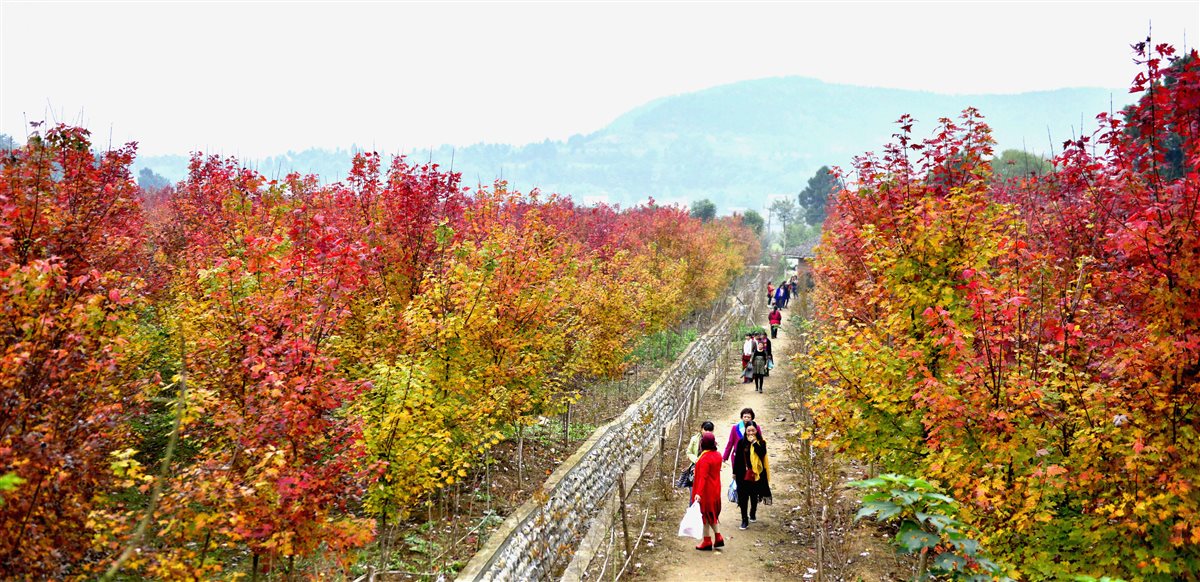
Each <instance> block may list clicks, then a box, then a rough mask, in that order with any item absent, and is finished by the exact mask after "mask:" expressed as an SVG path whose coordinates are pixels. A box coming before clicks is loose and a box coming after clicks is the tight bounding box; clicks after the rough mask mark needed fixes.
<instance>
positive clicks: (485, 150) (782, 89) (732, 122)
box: [135, 77, 1132, 213]
mask: <svg viewBox="0 0 1200 582" xmlns="http://www.w3.org/2000/svg"><path fill="white" fill-rule="evenodd" d="M1130 102H1132V98H1131V97H1130V95H1129V94H1128V93H1125V92H1123V91H1120V90H1111V89H1100V88H1078V89H1058V90H1054V91H1040V92H1032V93H1020V94H1012V95H995V94H990V95H941V94H935V93H927V92H920V91H907V90H900V89H881V88H870V87H858V86H851V85H835V84H829V83H824V82H821V81H818V80H815V79H809V78H803V77H776V78H769V79H759V80H754V81H744V82H739V83H733V84H729V85H722V86H718V87H713V88H710V89H706V90H702V91H697V92H694V93H687V94H683V95H675V96H671V97H664V98H661V99H658V100H655V101H652V102H650V103H647V104H646V105H643V106H641V107H638V108H636V109H634V110H632V111H629V112H628V113H626V114H624V115H622V116H621V117H619V118H617V119H616V120H615V121H613V122H612V123H611V124H609V125H608V126H607V127H604V128H602V129H600V130H598V131H596V132H593V133H590V134H587V135H575V136H572V137H571V138H570V139H568V140H565V141H550V140H546V141H543V142H540V143H531V144H525V145H507V144H476V145H471V146H466V147H463V146H453V145H443V146H441V147H439V148H437V149H434V150H432V151H430V150H428V149H425V150H413V151H411V152H406V153H407V154H408V156H409V158H410V159H411V160H412V161H414V162H425V161H429V160H432V161H433V162H436V163H438V164H441V165H442V166H443V167H451V166H452V167H453V169H454V170H455V171H460V172H462V174H463V182H464V184H466V185H475V184H476V183H483V184H490V183H491V182H492V181H493V180H495V179H498V178H503V179H505V180H507V181H508V183H509V185H510V187H513V188H516V189H519V190H522V191H528V190H530V189H532V188H534V187H537V188H540V189H541V190H542V191H543V192H559V193H563V194H569V195H571V196H572V197H574V198H575V199H576V200H577V201H579V202H582V203H591V202H597V201H603V202H609V203H615V204H621V205H622V206H629V205H632V204H636V203H638V202H642V201H645V200H646V199H647V198H648V197H653V198H654V199H655V200H656V201H659V202H661V203H666V204H671V203H683V204H689V203H690V202H691V201H694V200H699V199H702V198H708V199H710V200H712V201H713V202H715V203H716V204H717V207H718V210H719V211H720V212H722V213H726V212H729V211H731V210H741V209H758V210H761V209H762V208H763V206H764V205H765V204H766V203H767V200H768V197H771V196H778V195H795V194H796V193H797V192H799V191H800V190H801V189H803V188H804V185H805V184H806V183H807V181H808V179H809V178H810V177H812V175H813V174H814V173H815V172H816V171H817V169H819V168H820V167H821V166H823V165H830V166H832V165H840V166H842V167H843V168H847V169H848V168H849V166H850V162H851V158H852V157H853V156H855V155H860V154H862V153H864V152H866V151H876V152H878V151H879V150H880V149H881V146H882V145H883V144H884V143H886V142H887V141H888V140H889V139H890V137H891V134H893V133H895V132H896V129H897V126H896V125H895V123H894V122H895V121H896V119H898V118H899V117H900V116H901V115H902V114H904V113H909V114H911V115H913V117H914V118H916V120H917V124H916V126H915V127H914V136H915V137H916V138H918V139H922V138H924V137H927V136H930V135H932V133H933V132H934V131H935V129H936V122H937V119H938V118H941V117H950V118H957V117H958V115H959V114H960V113H961V111H962V110H963V109H964V108H966V107H968V106H973V107H975V108H977V109H979V111H980V112H981V113H982V115H983V116H984V119H985V121H986V122H987V123H988V124H989V125H990V126H991V127H992V129H993V137H994V138H995V139H996V141H997V145H996V152H997V154H998V153H999V152H1000V151H1002V150H1004V149H1024V150H1026V151H1029V152H1030V153H1037V154H1043V155H1049V154H1050V153H1051V151H1052V148H1053V151H1054V152H1057V151H1058V150H1059V149H1060V148H1061V144H1062V142H1063V141H1065V140H1067V139H1071V138H1072V137H1073V136H1077V135H1079V134H1080V128H1081V127H1082V128H1083V131H1084V132H1085V133H1091V131H1093V130H1094V128H1095V121H1094V119H1095V116H1096V114H1098V113H1100V112H1106V111H1110V109H1113V110H1115V109H1120V108H1121V107H1123V106H1124V105H1126V104H1128V103H1130ZM354 151H355V150H354V148H350V149H338V150H321V149H309V150H304V151H301V152H288V153H287V154H283V155H280V156H276V157H272V158H267V159H265V160H245V163H246V164H247V165H250V166H253V167H256V168H257V169H258V170H259V171H260V172H262V173H263V174H264V175H267V176H275V175H282V174H285V173H287V172H289V171H293V170H295V171H299V172H302V173H312V174H317V175H319V176H321V177H322V179H323V180H324V181H327V182H333V181H337V180H340V179H343V178H344V177H345V175H346V173H347V171H348V170H349V168H350V160H351V158H352V156H353V153H354ZM142 167H147V168H150V169H152V170H154V171H155V172H157V173H158V174H161V175H163V176H165V177H167V178H168V179H170V180H171V181H178V180H180V179H182V178H183V177H184V176H185V175H186V169H187V157H186V156H182V155H181V156H151V157H145V158H139V159H138V161H137V162H136V163H135V171H136V170H140V168H142Z"/></svg>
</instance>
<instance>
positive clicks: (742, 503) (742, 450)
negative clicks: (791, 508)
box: [688, 408, 771, 551]
mask: <svg viewBox="0 0 1200 582" xmlns="http://www.w3.org/2000/svg"><path fill="white" fill-rule="evenodd" d="M713 428H714V427H713V423H712V421H707V420H706V421H704V422H703V423H701V424H700V432H699V433H697V434H696V435H695V436H693V437H692V439H691V442H690V443H688V458H689V459H691V460H692V463H693V464H694V476H693V479H692V494H691V498H690V502H692V503H699V504H700V515H701V518H702V519H703V521H704V532H703V536H704V539H703V540H702V541H701V542H700V545H698V546H696V549H697V550H701V551H708V550H712V549H713V548H720V547H723V546H724V545H725V536H723V535H721V532H720V516H721V496H722V487H721V467H722V465H723V464H724V463H725V462H729V464H730V468H731V470H732V472H733V479H732V483H731V485H730V488H729V490H728V492H727V496H728V497H729V499H730V500H731V501H734V500H736V502H737V504H738V508H739V509H741V513H742V523H741V525H740V527H739V529H747V528H749V527H750V524H751V523H754V522H756V521H758V505H759V503H760V502H762V503H763V504H765V505H770V500H771V487H770V484H769V476H770V462H769V461H768V458H769V457H768V456H767V441H766V438H765V437H764V435H763V431H762V427H760V426H759V425H758V424H757V423H756V422H755V421H754V410H752V409H750V408H743V409H742V412H741V421H740V422H737V423H735V424H734V425H733V426H732V427H730V429H729V437H728V438H727V439H726V440H725V452H724V454H721V453H718V452H717V437H716V435H715V434H713Z"/></svg>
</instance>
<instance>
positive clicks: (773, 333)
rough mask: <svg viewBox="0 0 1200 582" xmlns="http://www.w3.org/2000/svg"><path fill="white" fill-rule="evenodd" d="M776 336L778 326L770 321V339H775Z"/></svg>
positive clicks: (777, 334)
mask: <svg viewBox="0 0 1200 582" xmlns="http://www.w3.org/2000/svg"><path fill="white" fill-rule="evenodd" d="M778 337H779V326H778V325H775V324H773V323H772V324H771V339H776V338H778Z"/></svg>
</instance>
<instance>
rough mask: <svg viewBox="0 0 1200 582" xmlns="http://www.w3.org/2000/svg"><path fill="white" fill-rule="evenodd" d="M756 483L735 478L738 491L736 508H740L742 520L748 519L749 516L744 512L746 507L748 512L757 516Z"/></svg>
mask: <svg viewBox="0 0 1200 582" xmlns="http://www.w3.org/2000/svg"><path fill="white" fill-rule="evenodd" d="M757 485H758V483H756V482H754V481H745V480H742V479H738V480H737V492H738V508H739V509H741V510H742V521H750V517H749V516H748V515H747V514H746V509H747V508H748V509H749V510H750V514H749V515H752V516H754V517H755V519H757V518H758V487H757Z"/></svg>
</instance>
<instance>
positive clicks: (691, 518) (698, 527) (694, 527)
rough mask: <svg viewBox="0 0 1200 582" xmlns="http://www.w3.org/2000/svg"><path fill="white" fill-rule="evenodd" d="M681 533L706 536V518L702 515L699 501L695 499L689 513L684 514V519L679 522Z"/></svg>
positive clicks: (699, 536)
mask: <svg viewBox="0 0 1200 582" xmlns="http://www.w3.org/2000/svg"><path fill="white" fill-rule="evenodd" d="M679 535H680V536H681V537H682V536H687V537H693V538H696V539H702V538H704V518H703V517H702V516H701V515H700V502H699V501H693V502H692V505H691V506H690V507H688V510H687V513H685V514H683V520H682V521H680V522H679Z"/></svg>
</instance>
